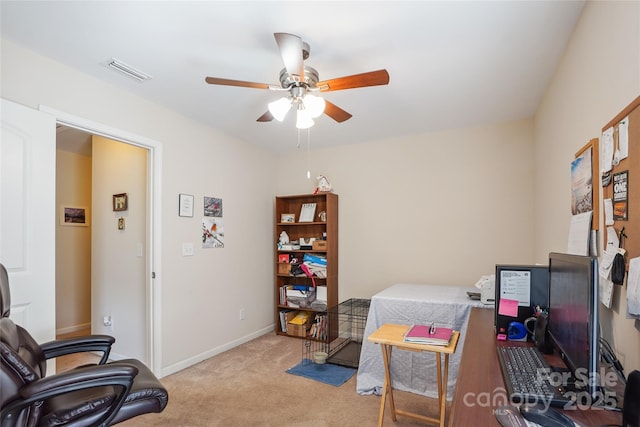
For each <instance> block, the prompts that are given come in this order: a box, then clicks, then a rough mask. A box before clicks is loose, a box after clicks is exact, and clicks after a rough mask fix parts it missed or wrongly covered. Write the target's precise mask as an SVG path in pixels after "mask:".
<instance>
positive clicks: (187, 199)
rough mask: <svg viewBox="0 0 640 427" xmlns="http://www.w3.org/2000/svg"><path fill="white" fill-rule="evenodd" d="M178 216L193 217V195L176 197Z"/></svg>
mask: <svg viewBox="0 0 640 427" xmlns="http://www.w3.org/2000/svg"><path fill="white" fill-rule="evenodd" d="M178 216H186V217H190V218H192V217H193V194H179V195H178Z"/></svg>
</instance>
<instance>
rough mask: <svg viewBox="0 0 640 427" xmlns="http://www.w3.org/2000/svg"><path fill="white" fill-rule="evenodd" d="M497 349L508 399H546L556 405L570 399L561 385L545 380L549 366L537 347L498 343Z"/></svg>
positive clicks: (532, 401) (521, 401)
mask: <svg viewBox="0 0 640 427" xmlns="http://www.w3.org/2000/svg"><path fill="white" fill-rule="evenodd" d="M497 349H498V360H500V367H501V368H502V377H503V378H504V383H505V385H506V387H507V392H508V393H509V397H510V398H511V401H512V402H515V403H537V402H549V403H550V404H551V406H556V407H559V406H564V405H565V404H566V403H567V402H570V401H571V399H570V398H568V397H565V396H564V395H563V389H562V388H561V387H554V386H553V385H552V384H551V383H550V382H549V378H548V374H549V373H550V372H551V368H550V366H549V364H548V363H547V362H546V360H544V357H543V356H542V354H541V353H540V351H539V350H538V349H537V348H535V347H524V346H498V347H497Z"/></svg>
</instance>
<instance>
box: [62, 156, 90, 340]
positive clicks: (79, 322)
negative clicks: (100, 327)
mask: <svg viewBox="0 0 640 427" xmlns="http://www.w3.org/2000/svg"><path fill="white" fill-rule="evenodd" d="M62 206H69V207H84V208H86V209H87V219H88V221H89V224H91V157H87V156H82V155H79V154H74V153H69V152H66V151H62V150H57V152H56V212H57V215H58V217H57V218H56V308H57V309H56V331H57V333H69V332H74V331H76V330H79V329H82V328H86V327H89V326H90V325H91V227H80V226H68V225H60V217H59V216H60V215H61V213H60V208H61V207H62Z"/></svg>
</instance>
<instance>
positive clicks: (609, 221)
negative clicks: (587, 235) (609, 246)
mask: <svg viewBox="0 0 640 427" xmlns="http://www.w3.org/2000/svg"><path fill="white" fill-rule="evenodd" d="M603 202H604V225H613V224H614V222H613V201H612V200H611V199H604V200H603Z"/></svg>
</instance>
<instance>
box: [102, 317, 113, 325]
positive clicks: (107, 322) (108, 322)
mask: <svg viewBox="0 0 640 427" xmlns="http://www.w3.org/2000/svg"><path fill="white" fill-rule="evenodd" d="M102 324H103V325H104V326H113V321H112V320H111V316H104V317H103V318H102Z"/></svg>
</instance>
